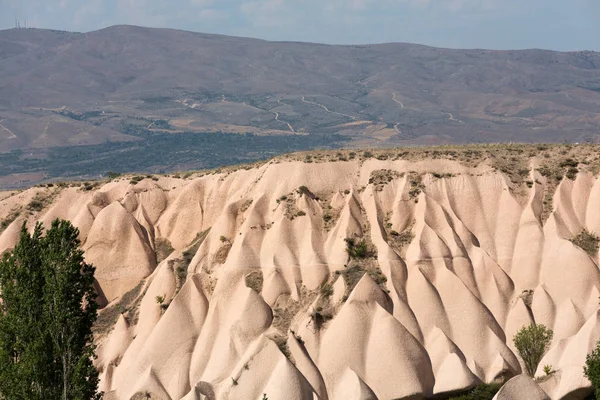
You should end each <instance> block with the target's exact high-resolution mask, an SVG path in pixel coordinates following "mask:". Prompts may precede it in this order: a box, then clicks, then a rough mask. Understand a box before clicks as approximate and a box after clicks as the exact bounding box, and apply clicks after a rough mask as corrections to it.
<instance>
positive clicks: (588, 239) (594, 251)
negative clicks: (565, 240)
mask: <svg viewBox="0 0 600 400" xmlns="http://www.w3.org/2000/svg"><path fill="white" fill-rule="evenodd" d="M571 242H572V243H573V244H574V245H575V246H578V247H580V248H581V249H582V250H583V251H585V252H586V253H588V254H589V256H590V257H596V256H597V255H598V243H599V242H600V238H598V236H597V235H596V234H595V233H593V232H588V231H587V230H586V229H584V230H582V231H581V232H580V233H579V234H578V235H577V236H575V237H574V238H573V239H571Z"/></svg>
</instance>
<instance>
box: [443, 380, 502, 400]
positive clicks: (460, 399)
mask: <svg viewBox="0 0 600 400" xmlns="http://www.w3.org/2000/svg"><path fill="white" fill-rule="evenodd" d="M501 387H502V384H501V383H482V384H481V385H478V386H476V387H474V388H473V389H470V390H468V391H467V392H465V393H462V394H459V395H454V396H452V397H450V398H448V400H492V399H493V398H494V396H495V395H496V393H498V391H499V390H500V388H501Z"/></svg>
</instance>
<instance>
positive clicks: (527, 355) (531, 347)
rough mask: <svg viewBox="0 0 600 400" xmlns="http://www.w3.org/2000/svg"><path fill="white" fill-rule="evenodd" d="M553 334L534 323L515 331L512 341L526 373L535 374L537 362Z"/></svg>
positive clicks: (548, 345)
mask: <svg viewBox="0 0 600 400" xmlns="http://www.w3.org/2000/svg"><path fill="white" fill-rule="evenodd" d="M553 336H554V333H553V332H552V330H551V329H548V328H546V327H545V326H544V325H541V324H536V323H533V324H531V325H529V326H524V327H522V328H521V329H520V330H519V331H518V332H517V334H516V335H515V337H514V338H513V343H514V344H515V347H516V348H517V351H518V352H519V355H520V356H521V359H522V360H523V363H524V364H525V372H527V375H529V376H531V377H533V376H534V375H535V370H536V369H537V366H538V364H539V363H540V361H541V360H542V357H543V356H544V354H545V353H546V352H547V351H548V349H549V348H550V342H552V337H553Z"/></svg>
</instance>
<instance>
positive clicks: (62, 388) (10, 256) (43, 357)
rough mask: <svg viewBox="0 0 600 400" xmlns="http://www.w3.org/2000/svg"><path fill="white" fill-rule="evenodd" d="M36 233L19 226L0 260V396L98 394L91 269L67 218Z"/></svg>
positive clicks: (85, 398)
mask: <svg viewBox="0 0 600 400" xmlns="http://www.w3.org/2000/svg"><path fill="white" fill-rule="evenodd" d="M42 234H43V228H42V225H41V224H39V223H38V224H37V225H36V226H35V229H34V231H33V234H31V235H30V234H29V233H28V231H27V229H26V228H25V225H23V227H22V229H21V234H20V240H19V243H18V244H17V245H16V246H15V248H14V249H13V250H12V251H10V252H7V253H5V254H4V255H3V257H2V260H1V261H0V290H1V294H0V298H1V299H2V304H1V305H0V398H4V399H32V400H37V399H40V400H41V399H65V400H66V399H77V400H79V399H81V400H88V399H99V398H100V394H98V393H97V387H98V372H97V371H96V369H95V368H94V366H93V363H92V360H93V358H94V357H95V347H94V345H93V343H92V339H93V338H92V324H93V323H94V321H95V319H96V317H97V304H96V302H95V297H96V294H95V291H94V287H93V285H94V267H93V266H91V265H89V264H86V263H85V261H84V259H83V251H81V250H80V249H79V245H80V242H79V240H78V238H77V237H78V235H79V231H78V230H77V228H75V227H73V225H71V223H69V222H68V221H60V220H55V221H54V222H52V225H51V228H50V229H49V230H48V231H47V232H46V234H45V235H44V236H43V235H42Z"/></svg>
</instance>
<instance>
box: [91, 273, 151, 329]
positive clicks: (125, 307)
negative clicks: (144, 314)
mask: <svg viewBox="0 0 600 400" xmlns="http://www.w3.org/2000/svg"><path fill="white" fill-rule="evenodd" d="M144 282H145V280H142V281H140V283H138V284H137V286H136V287H134V288H133V289H131V290H130V291H129V292H127V293H125V294H124V295H123V296H122V297H121V299H120V300H119V302H118V303H116V304H113V305H112V306H109V307H107V308H105V309H104V310H102V311H101V312H100V313H99V315H98V319H96V322H95V324H94V329H93V330H94V334H95V335H96V336H104V335H106V334H108V333H109V332H110V331H111V330H112V328H113V327H114V326H115V324H116V323H117V320H118V319H119V315H121V314H123V315H126V318H127V321H128V322H129V323H130V324H131V325H135V324H136V323H137V313H138V311H139V310H138V308H139V303H140V302H141V299H142V297H144V295H143V294H142V295H140V292H141V290H142V287H143V286H144Z"/></svg>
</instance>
